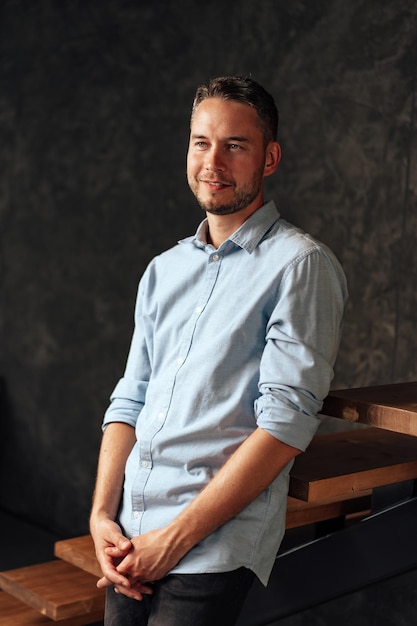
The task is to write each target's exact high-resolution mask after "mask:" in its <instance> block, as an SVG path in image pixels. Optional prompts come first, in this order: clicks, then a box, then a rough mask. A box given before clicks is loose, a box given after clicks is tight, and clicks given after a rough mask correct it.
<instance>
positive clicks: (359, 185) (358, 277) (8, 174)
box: [0, 0, 417, 535]
mask: <svg viewBox="0 0 417 626" xmlns="http://www.w3.org/2000/svg"><path fill="white" fill-rule="evenodd" d="M416 41H417V5H416V3H415V1H414V0H397V1H396V2H390V1H387V0H385V1H383V0H369V1H366V0H350V1H349V2H344V1H343V0H315V1H314V2H311V1H309V0H297V1H293V2H287V1H284V0H264V1H263V2H253V1H251V0H240V1H234V2H224V0H218V1H212V2H210V1H209V2H207V3H200V2H197V1H193V0H176V1H175V2H174V1H172V2H171V1H165V2H155V3H149V2H141V1H140V0H136V1H133V0H130V1H128V0H119V1H117V0H95V1H94V0H78V1H77V0H59V1H57V0H55V1H54V0H27V1H24V0H9V1H7V0H2V1H1V2H0V50H1V64H0V263H1V266H0V270H1V282H0V298H1V308H0V377H1V378H3V380H4V383H5V394H3V396H2V410H1V415H0V419H1V440H0V446H1V449H0V455H1V456H0V481H1V482H0V505H1V506H3V507H6V508H8V509H9V510H11V511H14V512H17V513H21V514H24V515H26V516H28V517H30V518H31V519H32V520H33V521H36V522H37V523H39V524H41V525H43V526H46V527H48V528H51V529H54V530H55V531H56V532H59V533H61V534H62V535H70V534H76V533H80V532H84V531H85V530H86V528H87V526H86V523H87V517H88V510H89V505H90V497H91V490H92V486H93V481H94V474H95V466H96V458H97V451H98V445H99V441H100V422H101V418H102V413H103V411H104V409H105V408H106V405H107V402H108V396H109V393H110V391H111V389H112V388H113V386H114V384H115V382H116V380H117V379H118V377H119V376H120V375H121V372H122V370H123V367H124V363H125V358H126V353H127V349H128V345H129V341H130V335H131V330H132V316H133V305H134V299H135V293H136V287H137V281H138V279H139V277H140V275H141V273H142V271H143V270H144V267H145V265H146V263H147V262H148V261H149V260H150V258H151V257H152V256H153V255H154V254H156V253H157V252H159V251H161V250H163V249H165V248H167V247H169V246H171V245H173V244H174V243H175V242H176V240H177V239H178V238H179V237H182V236H185V235H188V234H191V233H192V232H193V231H194V229H195V227H196V225H197V224H198V222H199V220H200V219H201V217H202V215H201V214H200V209H199V208H197V207H196V204H195V202H194V199H193V197H192V196H191V194H190V192H189V190H188V188H187V184H186V179H185V152H186V147H187V139H188V138H187V132H188V117H189V109H190V104H191V100H192V96H193V92H194V88H195V86H196V84H198V83H199V82H201V81H203V80H206V79H207V78H209V77H210V76H213V75H217V74H226V73H245V74H246V73H252V75H253V77H254V78H255V79H257V80H259V81H260V82H261V83H263V84H265V86H266V87H267V88H269V89H270V90H271V91H272V92H273V93H274V95H275V96H276V99H277V101H278V104H279V108H280V111H281V133H280V139H281V142H282V146H283V151H284V156H283V162H282V166H281V167H280V169H279V171H278V173H277V174H276V175H275V177H274V178H273V179H271V180H269V181H268V192H269V194H268V195H269V196H273V197H274V198H275V199H276V200H277V202H278V204H279V207H280V210H281V212H282V214H283V215H284V216H285V217H286V218H287V219H289V220H290V221H293V222H295V223H296V224H298V225H300V226H302V227H303V228H305V229H306V230H308V231H310V232H311V233H312V234H314V235H316V236H317V237H319V238H320V239H322V240H323V241H324V242H325V243H327V244H329V245H330V246H331V247H332V248H333V249H334V250H335V252H336V253H337V254H338V256H339V258H340V260H341V261H342V263H343V265H344V267H345V270H346V273H347V275H348V279H349V284H350V292H351V299H350V302H349V306H348V309H347V316H346V326H345V334H344V339H343V342H342V346H341V351H340V356H339V360H338V365H337V373H336V378H335V381H334V386H338V387H344V386H359V385H367V384H382V383H388V382H396V381H402V380H412V379H416V376H417V365H416V357H415V355H416V353H417V338H416V337H417V333H416V331H415V326H416V317H417V314H416V311H417V294H416V289H415V285H416V284H417V280H416V279H417V246H416V234H417V211H416V209H417V173H416V171H417V158H416V155H417V137H416V98H415V92H416Z"/></svg>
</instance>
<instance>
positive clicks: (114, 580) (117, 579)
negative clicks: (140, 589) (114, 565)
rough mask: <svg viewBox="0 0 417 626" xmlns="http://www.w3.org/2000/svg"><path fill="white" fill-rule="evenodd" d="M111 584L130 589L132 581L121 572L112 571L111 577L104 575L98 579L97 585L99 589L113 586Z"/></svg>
mask: <svg viewBox="0 0 417 626" xmlns="http://www.w3.org/2000/svg"><path fill="white" fill-rule="evenodd" d="M111 585H116V586H117V587H123V588H126V589H128V588H129V587H130V582H129V580H128V579H127V578H126V577H125V576H123V575H122V574H119V573H118V572H114V573H113V572H112V573H111V574H110V575H109V577H107V576H103V577H102V578H100V579H99V580H98V581H97V587H98V588H99V589H104V588H105V587H111Z"/></svg>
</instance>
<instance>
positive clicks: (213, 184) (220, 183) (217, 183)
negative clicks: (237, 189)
mask: <svg viewBox="0 0 417 626" xmlns="http://www.w3.org/2000/svg"><path fill="white" fill-rule="evenodd" d="M200 182H201V183H204V184H205V185H207V186H208V187H209V188H210V189H212V190H213V191H216V190H218V189H223V188H224V187H232V183H229V182H226V181H224V180H200Z"/></svg>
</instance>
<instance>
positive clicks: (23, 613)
mask: <svg viewBox="0 0 417 626" xmlns="http://www.w3.org/2000/svg"><path fill="white" fill-rule="evenodd" d="M416 478H417V440H416V438H415V437H412V436H408V435H404V434H401V433H394V432H390V431H385V430H381V429H378V428H366V429H358V430H353V431H347V432H341V433H332V434H329V435H320V436H317V437H316V438H315V439H314V440H313V442H312V444H311V445H310V447H309V449H308V450H307V452H305V453H304V454H302V455H300V456H299V457H297V459H296V461H295V464H294V468H293V470H292V472H291V482H290V492H289V494H290V495H289V497H288V509H287V518H286V527H287V529H292V528H297V527H300V526H305V525H309V524H316V523H317V522H325V521H328V520H335V519H339V520H342V521H345V520H346V519H353V520H360V519H362V518H363V517H364V516H365V515H367V514H368V513H369V511H370V509H371V499H372V490H373V489H374V488H375V487H379V486H381V485H391V484H393V483H395V482H402V481H408V480H414V479H416ZM54 554H55V557H56V560H54V561H50V562H47V563H42V564H40V565H32V566H29V567H23V568H19V569H14V570H10V571H6V572H1V573H0V588H1V589H2V590H3V593H0V626H37V625H38V624H39V625H46V624H53V623H59V624H60V625H61V626H82V625H84V624H94V623H96V622H99V621H101V620H102V618H103V613H104V597H105V592H104V590H101V589H97V587H96V581H97V579H98V578H99V577H100V576H101V572H100V568H99V565H98V562H97V560H96V556H95V551H94V546H93V542H92V539H91V537H90V536H88V535H86V536H84V537H75V538H72V539H67V540H63V541H58V542H56V543H55V547H54Z"/></svg>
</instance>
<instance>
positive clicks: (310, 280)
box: [255, 247, 347, 450]
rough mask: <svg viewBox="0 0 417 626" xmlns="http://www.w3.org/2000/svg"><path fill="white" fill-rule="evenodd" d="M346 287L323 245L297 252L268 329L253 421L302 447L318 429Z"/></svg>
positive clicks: (330, 255)
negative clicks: (297, 254) (258, 395)
mask: <svg viewBox="0 0 417 626" xmlns="http://www.w3.org/2000/svg"><path fill="white" fill-rule="evenodd" d="M346 297H347V289H346V283H345V277H344V274H343V272H342V270H341V268H340V266H339V264H338V262H337V261H336V259H335V258H334V256H333V254H332V253H331V252H330V251H329V250H328V249H327V248H325V247H317V248H312V249H310V250H308V251H305V252H304V253H301V254H300V255H299V256H298V257H297V258H296V259H294V260H293V261H292V262H291V264H290V265H289V266H288V267H287V268H286V271H285V273H284V275H283V279H282V281H281V283H280V286H279V292H278V294H277V299H276V302H277V304H276V306H275V308H274V310H273V312H272V315H271V316H270V319H269V321H268V325H267V331H266V341H265V348H264V352H263V355H262V359H261V365H260V379H259V391H260V394H261V395H260V397H259V398H258V399H257V400H256V401H255V414H256V419H257V424H258V426H259V427H261V428H263V429H264V430H266V431H267V432H269V433H270V434H271V435H273V436H274V437H276V438H277V439H280V440H281V441H283V442H284V443H286V444H288V445H291V446H293V447H295V448H298V449H299V450H305V449H306V448H307V446H308V444H309V443H310V441H311V438H312V437H313V435H314V433H315V432H316V430H317V428H318V425H319V420H318V418H317V413H318V412H319V411H320V409H321V407H322V404H323V400H324V398H325V397H326V395H327V394H328V392H329V388H330V383H331V380H332V378H333V366H334V362H335V359H336V355H337V350H338V347H339V343H340V334H341V327H342V319H343V310H344V304H345V300H346Z"/></svg>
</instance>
